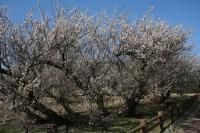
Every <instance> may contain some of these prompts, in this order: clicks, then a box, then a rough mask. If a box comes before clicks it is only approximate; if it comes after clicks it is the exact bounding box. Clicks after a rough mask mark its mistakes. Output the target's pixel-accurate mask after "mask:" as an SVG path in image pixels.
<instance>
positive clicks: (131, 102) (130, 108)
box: [119, 96, 139, 117]
mask: <svg viewBox="0 0 200 133" xmlns="http://www.w3.org/2000/svg"><path fill="white" fill-rule="evenodd" d="M138 104H139V100H135V98H134V97H133V96H132V97H131V98H127V100H126V102H125V105H124V107H123V108H122V110H121V111H120V112H119V115H120V116H124V117H129V116H133V115H134V114H135V113H136V111H137V110H136V109H137V106H138Z"/></svg>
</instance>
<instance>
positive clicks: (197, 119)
mask: <svg viewBox="0 0 200 133" xmlns="http://www.w3.org/2000/svg"><path fill="white" fill-rule="evenodd" d="M177 133H200V105H199V106H198V107H197V109H196V110H195V111H193V112H191V114H190V116H189V117H188V118H186V119H185V120H184V121H183V123H182V124H181V126H180V129H178V131H177Z"/></svg>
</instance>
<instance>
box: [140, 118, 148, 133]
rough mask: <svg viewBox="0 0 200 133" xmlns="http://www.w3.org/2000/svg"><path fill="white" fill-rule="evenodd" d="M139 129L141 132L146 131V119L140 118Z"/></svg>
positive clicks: (145, 132)
mask: <svg viewBox="0 0 200 133" xmlns="http://www.w3.org/2000/svg"><path fill="white" fill-rule="evenodd" d="M140 127H141V128H140V129H141V133H147V121H146V119H141V120H140Z"/></svg>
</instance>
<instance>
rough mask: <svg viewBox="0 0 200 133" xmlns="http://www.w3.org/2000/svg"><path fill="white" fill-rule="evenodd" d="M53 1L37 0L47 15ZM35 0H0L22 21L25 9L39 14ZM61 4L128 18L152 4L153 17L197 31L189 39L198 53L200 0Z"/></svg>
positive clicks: (93, 0)
mask: <svg viewBox="0 0 200 133" xmlns="http://www.w3.org/2000/svg"><path fill="white" fill-rule="evenodd" d="M55 1H56V0H40V3H41V7H42V8H44V9H45V11H46V12H47V13H49V14H51V13H52V6H54V5H55V3H56V2H55ZM36 3H37V0H0V5H6V6H7V7H8V9H9V11H10V17H11V19H12V20H13V21H14V22H17V23H20V22H22V21H23V19H24V16H25V14H26V12H27V11H30V10H31V9H32V10H33V11H34V15H35V16H36V17H37V16H39V13H38V8H37V4H36ZM58 3H60V5H61V6H63V7H66V8H73V7H77V8H80V9H81V10H89V11H90V12H91V13H94V14H95V13H98V12H100V11H102V10H105V11H106V12H107V13H108V14H110V15H112V12H113V9H120V10H122V9H125V10H128V11H129V12H130V20H131V21H134V20H135V19H136V18H138V17H140V16H142V15H143V14H144V13H145V12H146V11H147V10H148V8H149V7H150V6H153V7H154V10H153V16H154V17H156V18H158V17H159V18H161V19H164V20H166V21H167V22H169V23H170V24H172V25H177V24H179V25H183V26H184V27H190V28H193V29H195V30H196V31H195V32H194V33H193V34H192V36H191V40H192V41H194V43H195V46H194V50H193V53H194V54H197V55H200V0H59V2H58Z"/></svg>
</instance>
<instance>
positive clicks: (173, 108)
mask: <svg viewBox="0 0 200 133" xmlns="http://www.w3.org/2000/svg"><path fill="white" fill-rule="evenodd" d="M199 99H200V95H199V94H196V95H194V96H191V97H190V99H188V100H186V101H185V102H184V103H183V104H178V105H173V104H169V103H167V108H168V111H166V112H164V111H159V112H158V115H157V116H156V117H153V118H151V119H149V120H147V119H141V120H140V125H139V126H138V127H136V128H134V129H131V130H130V131H129V133H135V132H139V131H140V132H141V133H148V132H149V129H148V128H149V125H151V124H154V125H156V126H159V128H160V132H162V131H164V130H165V128H166V127H164V122H166V121H167V120H169V119H170V121H171V123H173V122H174V121H175V120H176V119H178V118H180V117H181V115H183V114H184V113H185V111H186V110H188V109H189V107H191V105H193V104H194V103H195V102H196V101H197V100H199ZM175 116H176V117H175Z"/></svg>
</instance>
